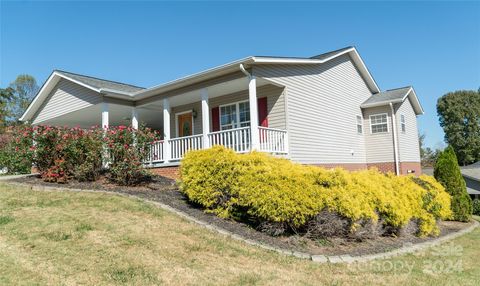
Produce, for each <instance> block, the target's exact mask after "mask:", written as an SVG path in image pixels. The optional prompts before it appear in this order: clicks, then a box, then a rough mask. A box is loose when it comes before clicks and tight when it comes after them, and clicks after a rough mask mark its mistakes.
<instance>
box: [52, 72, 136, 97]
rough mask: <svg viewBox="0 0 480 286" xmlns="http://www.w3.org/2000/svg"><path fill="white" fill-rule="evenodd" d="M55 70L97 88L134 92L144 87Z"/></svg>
mask: <svg viewBox="0 0 480 286" xmlns="http://www.w3.org/2000/svg"><path fill="white" fill-rule="evenodd" d="M55 71H56V72H57V73H59V74H62V75H65V76H67V77H69V78H72V79H74V80H77V81H79V82H82V83H84V84H86V85H89V86H91V87H94V88H97V89H101V88H106V89H112V90H115V91H119V92H127V93H133V92H137V91H140V90H143V89H144V88H143V87H138V86H135V85H131V84H125V83H121V82H116V81H111V80H105V79H100V78H96V77H91V76H86V75H80V74H76V73H71V72H66V71H61V70H55Z"/></svg>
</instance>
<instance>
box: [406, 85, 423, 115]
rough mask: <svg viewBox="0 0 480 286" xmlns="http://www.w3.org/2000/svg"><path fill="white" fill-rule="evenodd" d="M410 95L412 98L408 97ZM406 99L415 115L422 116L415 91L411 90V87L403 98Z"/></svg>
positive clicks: (421, 108) (421, 109)
mask: <svg viewBox="0 0 480 286" xmlns="http://www.w3.org/2000/svg"><path fill="white" fill-rule="evenodd" d="M410 95H412V96H410ZM407 97H408V98H409V99H410V102H411V103H412V105H413V108H414V109H415V113H416V114H417V115H422V114H424V113H425V111H424V110H423V107H422V105H421V104H420V100H418V97H417V93H416V92H415V89H413V87H410V89H409V90H408V92H407V94H406V95H405V97H404V100H405V99H406V98H407Z"/></svg>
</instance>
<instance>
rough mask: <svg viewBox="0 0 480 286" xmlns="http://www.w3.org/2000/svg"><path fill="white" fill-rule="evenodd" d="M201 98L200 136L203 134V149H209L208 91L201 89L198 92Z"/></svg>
mask: <svg viewBox="0 0 480 286" xmlns="http://www.w3.org/2000/svg"><path fill="white" fill-rule="evenodd" d="M200 94H201V96H202V131H203V132H202V134H203V148H204V149H206V148H209V147H210V142H209V140H208V133H210V107H209V106H208V90H207V89H206V88H203V89H202V90H201V91H200Z"/></svg>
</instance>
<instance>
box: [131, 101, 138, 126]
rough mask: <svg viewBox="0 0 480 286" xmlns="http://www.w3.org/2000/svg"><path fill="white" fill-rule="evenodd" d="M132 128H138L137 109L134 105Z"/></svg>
mask: <svg viewBox="0 0 480 286" xmlns="http://www.w3.org/2000/svg"><path fill="white" fill-rule="evenodd" d="M132 128H133V129H135V130H137V129H138V111H137V108H136V107H135V106H134V107H132Z"/></svg>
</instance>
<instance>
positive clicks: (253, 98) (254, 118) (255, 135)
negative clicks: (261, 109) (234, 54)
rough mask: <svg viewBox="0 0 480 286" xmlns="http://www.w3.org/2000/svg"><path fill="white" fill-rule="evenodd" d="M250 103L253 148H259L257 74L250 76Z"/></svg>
mask: <svg viewBox="0 0 480 286" xmlns="http://www.w3.org/2000/svg"><path fill="white" fill-rule="evenodd" d="M248 103H249V106H250V127H251V132H252V133H251V138H252V150H258V149H259V148H260V135H259V131H258V107H257V79H256V78H255V76H250V77H249V82H248Z"/></svg>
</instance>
